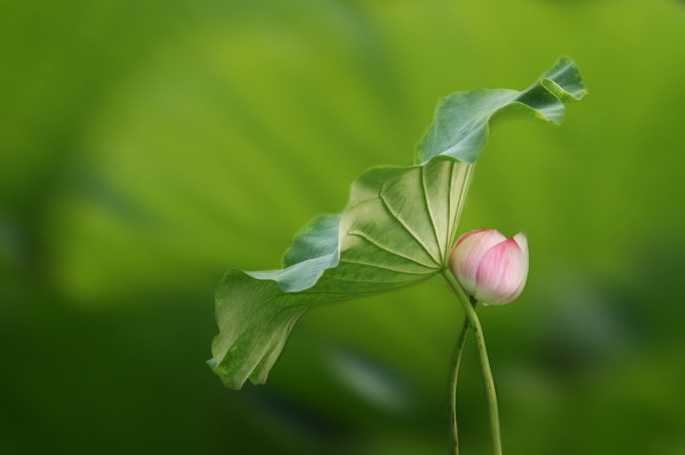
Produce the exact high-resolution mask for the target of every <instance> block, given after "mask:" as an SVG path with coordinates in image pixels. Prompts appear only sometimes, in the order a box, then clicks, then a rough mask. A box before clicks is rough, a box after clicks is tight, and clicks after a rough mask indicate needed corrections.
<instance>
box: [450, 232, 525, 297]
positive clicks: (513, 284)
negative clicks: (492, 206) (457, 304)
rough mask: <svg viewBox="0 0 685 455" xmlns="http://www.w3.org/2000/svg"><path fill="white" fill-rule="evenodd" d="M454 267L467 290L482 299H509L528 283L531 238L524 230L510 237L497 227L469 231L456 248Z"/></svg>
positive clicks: (453, 259) (452, 258)
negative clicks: (523, 232) (496, 228)
mask: <svg viewBox="0 0 685 455" xmlns="http://www.w3.org/2000/svg"><path fill="white" fill-rule="evenodd" d="M450 269H451V270H452V273H453V274H454V276H455V277H456V278H457V280H459V283H460V284H461V285H462V287H463V288H464V290H465V291H466V292H467V293H468V294H470V295H471V296H473V297H474V298H475V299H476V300H478V301H479V302H483V303H485V304H490V305H503V304H505V303H509V302H511V301H512V300H514V299H515V298H516V297H518V296H519V295H520V294H521V292H522V291H523V288H524V286H525V285H526V278H527V277H528V241H527V240H526V236H525V235H523V234H521V233H519V234H516V235H515V236H514V237H511V238H509V239H508V238H506V237H505V236H503V235H502V234H500V233H499V232H498V231H496V230H495V229H476V230H475V231H470V232H467V233H465V234H463V235H462V236H461V237H459V240H457V243H456V245H455V246H454V249H453V250H452V255H451V257H450Z"/></svg>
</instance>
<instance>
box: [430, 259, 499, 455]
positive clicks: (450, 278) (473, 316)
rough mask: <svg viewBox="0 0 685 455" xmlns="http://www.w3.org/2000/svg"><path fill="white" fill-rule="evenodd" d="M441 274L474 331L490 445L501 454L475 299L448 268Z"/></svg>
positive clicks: (496, 454)
mask: <svg viewBox="0 0 685 455" xmlns="http://www.w3.org/2000/svg"><path fill="white" fill-rule="evenodd" d="M443 276H444V277H445V279H446V280H447V282H448V283H449V284H450V286H451V287H452V290H454V292H455V293H456V294H457V296H458V297H459V300H461V302H462V305H463V306H464V311H465V312H466V318H467V320H468V323H469V325H470V326H472V327H473V328H474V330H475V332H476V342H477V344H478V353H479V355H480V365H481V371H482V374H483V381H484V382H485V389H486V390H487V395H488V405H489V407H490V432H491V434H492V445H493V453H494V455H502V440H501V437H500V428H499V409H498V407H497V392H496V391H495V381H494V379H493V377H492V370H491V369H490V361H489V359H488V350H487V347H486V345H485V336H484V335H483V328H482V327H481V325H480V320H479V319H478V314H477V313H476V310H475V308H474V307H475V305H476V302H475V301H471V300H470V299H469V298H468V297H467V296H466V294H465V293H464V290H463V289H462V288H461V285H460V284H459V282H457V279H456V278H455V277H454V275H452V274H451V273H450V271H449V270H444V271H443Z"/></svg>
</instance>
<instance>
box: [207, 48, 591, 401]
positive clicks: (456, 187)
mask: <svg viewBox="0 0 685 455" xmlns="http://www.w3.org/2000/svg"><path fill="white" fill-rule="evenodd" d="M584 93H585V92H584V89H583V86H582V83H581V81H580V77H579V76H578V72H577V70H576V69H575V66H574V65H573V64H572V63H571V62H570V61H568V60H566V59H562V60H561V61H560V62H559V63H558V64H557V65H555V67H554V68H553V69H552V70H550V71H549V72H547V73H546V74H545V75H544V76H543V77H542V78H541V79H540V81H539V82H538V83H536V84H534V85H533V86H532V87H531V88H530V89H528V90H525V91H523V92H518V91H515V90H479V91H474V92H465V93H458V94H455V95H451V96H450V97H448V98H446V99H445V101H443V103H442V104H441V105H440V106H439V108H438V111H437V113H436V119H435V121H434V125H433V126H432V127H431V129H430V130H429V133H428V135H427V136H426V138H425V139H424V141H423V142H422V146H421V149H420V153H421V156H422V157H423V158H422V159H421V164H419V165H415V166H410V167H379V168H375V169H371V170H369V171H367V172H366V173H364V174H363V175H362V176H361V177H360V178H359V179H357V181H355V182H354V183H353V185H352V188H351V193H350V198H349V201H348V204H347V207H346V208H345V210H344V211H343V212H342V213H341V214H339V215H323V216H320V217H318V218H316V219H315V220H313V221H312V222H311V223H310V224H309V225H307V226H306V227H305V228H304V229H303V230H302V231H301V232H300V233H299V234H298V235H297V236H296V238H295V239H294V241H293V244H292V246H291V247H290V249H289V250H288V251H287V252H286V254H285V256H284V260H283V268H282V269H279V270H273V271H259V272H243V271H237V270H236V271H230V272H228V273H227V274H226V275H225V277H224V279H223V280H222V283H221V284H220V286H219V288H218V289H217V293H216V319H217V322H218V326H219V334H218V335H217V336H216V337H215V338H214V341H213V344H212V356H213V357H212V359H211V360H210V361H209V364H210V366H211V367H212V369H213V370H214V371H215V372H216V373H217V374H218V375H219V376H220V377H221V379H222V380H223V381H224V383H225V384H226V385H227V386H228V387H231V388H240V387H242V385H243V384H244V383H245V381H246V380H247V379H250V380H251V381H252V382H254V383H263V382H265V381H266V379H267V376H268V373H269V371H270V370H271V368H272V367H273V365H274V363H275V362H276V360H277V359H278V356H279V355H280V353H281V351H282V350H283V347H284V346H285V343H286V340H287V338H288V335H289V333H290V331H291V329H292V327H293V326H294V325H295V323H296V322H297V321H298V320H299V318H300V317H301V316H302V315H303V314H304V313H305V312H306V311H307V309H309V308H311V307H312V306H314V305H317V304H322V303H331V302H339V301H343V300H348V299H352V298H355V297H360V296H365V295H372V294H376V293H380V292H385V291H389V290H392V289H396V288H399V287H402V286H407V285H411V284H415V283H417V282H419V281H423V280H426V279H428V278H430V277H432V276H433V275H435V274H436V273H438V272H440V271H441V270H442V269H443V268H444V266H445V264H446V261H447V256H448V253H449V250H450V245H451V244H452V243H453V240H454V238H455V235H456V229H457V222H458V219H459V215H460V212H461V209H462V207H463V203H464V199H465V195H466V190H467V188H468V182H469V178H470V174H471V171H472V168H473V166H472V164H470V163H472V162H473V161H474V160H475V157H477V155H478V152H479V151H480V148H482V145H483V144H484V142H485V135H486V132H487V120H488V119H489V118H490V117H491V116H492V115H493V114H494V113H495V112H496V111H498V110H499V109H502V108H503V107H505V106H507V105H510V104H512V103H523V104H525V105H527V106H528V107H530V108H531V109H534V110H535V111H536V112H537V113H538V114H539V116H541V117H542V118H544V119H546V120H550V121H554V122H558V121H559V120H560V118H561V114H562V113H563V103H562V100H563V99H565V98H568V97H571V98H575V99H580V98H581V97H582V96H583V94H584ZM558 97H559V98H558ZM559 105H561V107H559ZM450 144H451V145H450Z"/></svg>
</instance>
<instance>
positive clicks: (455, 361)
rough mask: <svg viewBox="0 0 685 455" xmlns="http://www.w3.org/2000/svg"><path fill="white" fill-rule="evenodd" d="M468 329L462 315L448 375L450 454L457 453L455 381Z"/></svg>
mask: <svg viewBox="0 0 685 455" xmlns="http://www.w3.org/2000/svg"><path fill="white" fill-rule="evenodd" d="M468 331H469V320H468V319H467V318H466V317H464V325H463V326H462V328H461V333H460V334H459V339H458V341H457V344H456V346H455V347H454V354H453V356H452V365H451V367H452V368H451V375H450V424H451V425H450V426H451V429H452V431H451V436H452V438H451V446H450V447H451V450H450V454H451V455H459V428H458V425H457V383H458V381H459V369H460V368H461V357H462V353H463V352H464V344H465V343H466V335H467V333H468Z"/></svg>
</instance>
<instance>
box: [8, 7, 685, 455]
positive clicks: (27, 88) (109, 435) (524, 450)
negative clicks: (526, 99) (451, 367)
mask: <svg viewBox="0 0 685 455" xmlns="http://www.w3.org/2000/svg"><path fill="white" fill-rule="evenodd" d="M560 55H569V56H571V57H573V58H574V59H575V60H576V61H577V63H578V65H579V67H580V68H581V71H582V72H583V75H584V77H585V80H586V83H587V85H588V88H589V89H590V96H589V97H588V98H587V99H586V100H585V101H583V102H582V103H578V104H574V105H572V106H571V108H570V109H569V112H568V116H567V119H566V121H565V123H564V125H563V126H562V127H560V128H556V127H553V126H551V125H547V124H544V123H543V122H540V121H537V120H531V118H529V116H528V115H525V114H522V113H519V114H518V115H515V116H506V117H504V118H502V119H500V120H501V121H499V122H497V124H496V125H495V127H494V128H493V130H492V135H491V139H490V142H489V145H488V147H487V149H486V150H485V152H484V154H483V156H482V159H481V160H480V163H479V165H478V169H477V170H476V176H475V179H474V184H473V186H472V189H471V193H470V198H469V200H468V203H467V207H466V210H465V213H464V217H463V219H462V223H461V230H465V229H471V228H475V227H479V226H492V227H497V228H499V229H501V230H503V231H505V232H507V233H514V232H516V231H518V230H523V231H525V232H526V233H527V234H528V236H529V241H530V245H531V251H532V263H531V274H530V280H529V285H528V288H527V290H526V291H525V293H524V294H523V296H522V298H521V299H519V300H518V301H517V302H516V303H514V304H512V305H509V306H506V307H501V308H488V309H485V310H484V311H483V312H482V318H483V323H484V326H485V329H486V334H487V335H488V337H489V348H490V351H491V356H492V358H493V361H494V370H495V376H496V379H497V381H498V387H499V395H500V406H501V411H502V422H503V437H504V446H505V450H506V452H507V453H509V454H552V453H553V454H580V453H583V454H618V453H621V454H665V455H673V454H685V394H684V393H683V390H682V388H683V384H685V363H684V362H683V359H684V358H685V357H684V354H685V330H683V328H682V326H683V322H684V321H683V319H684V316H685V311H684V310H683V302H682V284H683V278H682V276H683V272H684V271H685V267H683V262H682V257H683V255H685V239H684V238H683V233H684V232H685V229H684V228H685V216H683V207H684V204H683V203H684V202H685V194H684V193H685V190H683V188H685V186H683V184H682V179H683V173H684V170H685V169H684V168H685V157H684V156H683V143H685V127H684V126H683V122H684V120H685V111H684V109H685V107H684V106H685V5H684V4H683V3H682V2H680V1H676V0H652V1H637V0H625V1H623V0H592V1H590V0H584V1H583V0H512V1H502V0H461V1H458V0H453V1H437V0H424V1H416V0H398V1H391V0H366V1H361V0H359V1H343V0H309V1H307V0H292V1H283V0H281V1H266V0H263V1H262V0H252V1H247V0H243V1H228V0H224V1H196V0H163V1H162V0H147V1H140V0H116V1H109V0H103V1H98V2H94V1H82V0H64V1H61V2H48V1H45V0H44V1H30V0H21V1H20V0H4V1H0V57H1V58H2V60H1V64H0V355H1V359H2V368H1V370H0V453H2V454H8V455H10V454H34V453H35V454H37V453H46V452H50V453H71V454H76V453H99V454H108V453H112V454H120V453H130V454H149V453H225V454H246V453H256V454H259V453H271V454H319V453H322V452H324V451H325V452H327V453H330V454H394V455H404V454H407V455H409V454H429V453H430V454H433V453H445V452H446V447H447V403H446V396H447V395H446V386H447V375H448V371H447V369H448V359H449V354H450V351H451V347H452V344H453V343H454V341H455V339H456V335H457V330H458V329H459V328H460V326H461V320H462V317H463V315H462V312H461V310H460V308H459V305H458V304H457V302H456V301H455V300H454V298H453V297H452V296H451V295H450V293H449V292H448V290H447V288H446V286H445V285H444V283H443V282H441V280H439V279H436V280H433V281H431V282H429V283H426V284H423V285H421V286H418V287H415V288H411V289H407V290H403V291H401V292H395V293H393V294H388V295H383V296H379V297H376V298H369V299H365V300H359V301H354V302H350V303H344V304H339V305H333V306H330V307H326V308H319V309H318V310H315V311H312V312H310V313H308V315H307V316H306V317H305V318H304V319H303V320H302V321H301V323H300V324H299V325H298V327H297V328H296V330H295V331H294V333H293V335H292V337H291V341H290V343H289V345H288V347H287V348H286V351H285V353H284V355H283V356H282V358H281V360H280V362H279V363H278V364H277V366H276V368H275V369H274V371H273V373H272V377H271V379H270V382H269V383H268V384H267V385H266V386H261V387H252V386H248V387H246V389H245V390H243V391H241V392H234V391H230V390H227V389H224V388H223V387H222V385H221V383H220V381H219V379H218V378H216V377H214V376H213V375H212V373H211V372H210V370H209V368H207V367H206V365H205V364H204V361H205V360H206V359H207V358H209V342H210V339H211V337H212V336H213V335H214V334H215V332H216V329H215V326H214V321H213V301H212V299H213V289H214V286H215V284H216V283H217V282H218V280H219V278H220V276H221V275H222V274H223V272H224V271H225V270H226V269H227V268H228V267H231V266H233V267H242V268H247V269H265V268H272V267H276V266H277V265H278V263H279V259H280V255H281V253H282V252H283V251H284V250H285V249H286V247H287V246H288V244H289V241H290V239H291V237H292V235H293V234H294V233H295V232H296V230H297V229H298V228H299V227H300V226H302V225H303V224H304V223H305V222H307V221H308V220H309V219H310V218H312V217H313V216H314V215H316V214H318V213H321V212H335V211H338V210H340V209H341V208H342V206H343V205H344V203H345V200H346V198H347V192H348V188H349V184H350V182H351V181H352V180H353V179H354V178H355V177H357V176H358V175H359V174H360V173H361V172H362V171H364V170H365V169H366V168H368V167H370V166H373V165H378V164H400V165H401V164H410V163H411V160H412V158H413V151H414V144H416V142H417V141H418V139H419V137H420V136H421V134H422V133H423V131H424V129H425V128H426V127H427V125H428V124H429V122H430V120H431V116H432V112H433V109H434V107H435V104H436V102H437V100H438V98H439V97H441V96H444V95H447V94H449V93H451V92H453V91H456V90H466V89H473V88H480V87H492V88H496V87H504V88H523V87H525V86H527V85H528V84H529V83H530V82H532V81H533V80H534V79H535V78H536V77H537V76H538V75H539V74H540V73H541V72H542V71H544V70H545V69H547V68H548V67H550V66H551V65H552V63H553V62H554V61H555V59H556V58H557V57H558V56H560ZM469 348H470V349H469V353H468V355H467V358H466V360H465V365H464V370H463V373H464V374H463V376H462V378H463V381H462V383H461V384H462V386H461V387H462V389H461V395H460V398H461V402H460V405H459V407H460V418H461V425H462V438H463V451H464V452H465V453H467V454H487V453H489V450H490V446H489V435H488V427H487V415H486V402H485V397H484V392H483V389H482V386H481V385H480V378H479V371H478V364H477V358H476V356H475V354H474V352H473V348H474V346H473V344H471V345H470V346H469Z"/></svg>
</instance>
